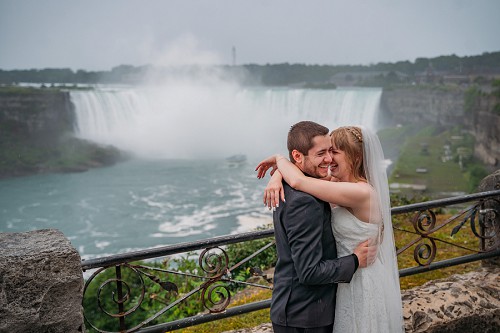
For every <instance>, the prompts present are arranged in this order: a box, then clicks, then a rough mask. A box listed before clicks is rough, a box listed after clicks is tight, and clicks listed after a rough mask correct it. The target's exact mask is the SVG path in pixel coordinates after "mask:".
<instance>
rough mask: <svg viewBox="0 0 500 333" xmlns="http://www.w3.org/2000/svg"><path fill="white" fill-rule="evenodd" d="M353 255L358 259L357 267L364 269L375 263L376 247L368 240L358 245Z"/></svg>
mask: <svg viewBox="0 0 500 333" xmlns="http://www.w3.org/2000/svg"><path fill="white" fill-rule="evenodd" d="M354 254H355V255H356V257H358V262H359V267H361V268H365V267H367V266H369V265H371V264H373V263H374V262H375V259H376V258H377V245H371V244H370V241H369V240H366V241H364V242H362V243H360V244H359V245H358V246H357V247H356V248H355V249H354Z"/></svg>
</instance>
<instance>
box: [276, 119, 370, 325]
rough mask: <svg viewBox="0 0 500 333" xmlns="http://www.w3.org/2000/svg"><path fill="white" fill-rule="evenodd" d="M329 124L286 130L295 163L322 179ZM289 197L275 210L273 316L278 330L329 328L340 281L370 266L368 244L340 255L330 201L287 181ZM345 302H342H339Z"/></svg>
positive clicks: (329, 146)
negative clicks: (333, 227) (301, 189)
mask: <svg viewBox="0 0 500 333" xmlns="http://www.w3.org/2000/svg"><path fill="white" fill-rule="evenodd" d="M328 132H329V131H328V128H326V127H324V126H322V125H319V124H317V123H314V122H311V121H301V122H299V123H297V124H295V125H293V126H292V127H291V129H290V131H289V133H288V142H287V146H288V152H289V154H290V160H291V161H292V163H295V165H296V166H297V167H298V168H299V169H300V170H302V172H303V173H304V174H306V175H308V176H311V177H315V178H324V177H326V176H327V175H328V168H329V165H330V163H331V162H332V157H331V155H330V154H331V149H332V143H331V139H330V136H329V135H328ZM283 186H284V191H285V198H286V202H281V203H280V205H279V207H278V208H276V211H275V212H274V214H273V223H274V235H275V238H276V249H277V252H278V262H277V264H276V267H275V272H274V288H273V296H272V301H271V321H272V323H273V330H274V332H275V333H285V332H286V333H292V332H293V333H299V332H308V333H310V332H317V333H320V332H321V333H323V332H325V333H326V332H328V333H331V332H332V329H333V321H334V316H335V298H336V297H335V295H336V292H337V285H336V283H342V282H345V283H348V282H350V281H351V278H352V276H353V274H354V272H355V271H356V269H357V268H358V266H359V267H366V265H367V263H366V262H367V255H368V247H367V244H366V242H365V243H362V244H361V245H360V246H358V247H357V248H356V249H355V250H354V253H353V254H352V255H349V256H346V257H341V258H337V249H336V247H335V239H334V237H333V233H332V228H331V220H330V219H331V211H330V205H329V204H328V203H327V202H324V201H322V200H320V199H317V198H315V197H313V196H312V195H310V194H307V193H304V192H301V191H297V190H294V189H293V188H292V187H290V186H289V185H288V184H287V183H286V182H283ZM340 306H341V305H340Z"/></svg>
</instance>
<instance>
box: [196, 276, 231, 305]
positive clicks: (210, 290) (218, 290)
mask: <svg viewBox="0 0 500 333" xmlns="http://www.w3.org/2000/svg"><path fill="white" fill-rule="evenodd" d="M201 300H202V302H203V306H204V307H205V308H206V309H207V310H208V311H210V313H219V312H223V311H224V310H225V309H226V307H227V306H228V305H229V303H230V302H231V292H230V291H229V289H228V287H227V285H223V284H220V283H219V281H209V282H208V283H206V284H205V285H204V286H203V288H202V291H201Z"/></svg>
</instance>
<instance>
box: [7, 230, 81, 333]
mask: <svg viewBox="0 0 500 333" xmlns="http://www.w3.org/2000/svg"><path fill="white" fill-rule="evenodd" d="M82 293H83V274H82V268H81V258H80V255H79V254H78V252H77V251H76V250H75V249H74V248H73V247H72V246H71V244H70V242H69V241H68V240H67V239H66V238H65V237H64V235H63V234H62V233H61V232H60V231H57V230H36V231H30V232H25V233H0V332H1V333H28V332H36V333H41V332H51V333H59V332H60V333H74V332H83V330H84V326H83V309H82Z"/></svg>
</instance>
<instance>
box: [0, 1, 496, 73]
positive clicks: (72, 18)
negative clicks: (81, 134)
mask: <svg viewBox="0 0 500 333" xmlns="http://www.w3.org/2000/svg"><path fill="white" fill-rule="evenodd" d="M499 16H500V1H499V0H413V1H407V0H365V1H361V0H344V1H337V0H302V1H296V0H245V1H243V0H205V1H202V0H81V1H76V0H44V1H41V0H0V69H4V70H8V69H30V68H67V67H69V68H72V69H73V70H77V69H84V70H110V69H111V68H113V67H115V66H118V65H121V64H129V65H134V66H138V65H144V64H154V65H169V64H185V63H203V64H207V63H214V64H231V63H232V52H231V49H232V47H233V46H234V47H235V48H236V62H237V63H238V64H249V63H254V64H266V63H270V64H275V63H284V62H289V63H304V64H331V65H340V64H350V65H355V64H362V65H368V64H374V63H378V62H395V61H404V60H409V61H414V60H415V59H416V58H418V57H425V58H431V57H436V56H440V55H451V54H456V55H458V56H468V55H479V54H482V53H483V52H495V51H500V19H499Z"/></svg>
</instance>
